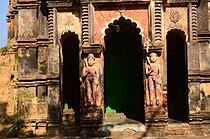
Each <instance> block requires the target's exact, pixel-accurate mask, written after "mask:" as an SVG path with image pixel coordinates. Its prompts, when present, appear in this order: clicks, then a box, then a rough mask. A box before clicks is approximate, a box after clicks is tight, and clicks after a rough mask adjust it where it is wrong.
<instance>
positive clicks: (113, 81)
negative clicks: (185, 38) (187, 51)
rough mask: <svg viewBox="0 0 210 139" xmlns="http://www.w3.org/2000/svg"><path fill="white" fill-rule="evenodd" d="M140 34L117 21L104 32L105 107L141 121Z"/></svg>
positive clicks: (129, 23) (127, 23) (127, 22)
mask: <svg viewBox="0 0 210 139" xmlns="http://www.w3.org/2000/svg"><path fill="white" fill-rule="evenodd" d="M140 32H141V30H140V29H139V28H138V27H137V24H136V23H134V22H132V21H131V20H130V19H125V18H124V17H122V16H121V17H120V18H119V19H118V20H114V22H113V23H110V24H109V26H108V28H107V29H106V30H105V36H104V40H105V52H104V59H105V66H104V67H105V68H104V69H105V71H104V80H105V81H104V87H105V89H104V90H105V106H110V107H111V108H114V109H116V111H117V112H123V113H124V114H125V115H126V116H127V117H129V118H132V119H135V120H140V121H143V118H144V93H143V92H144V91H143V45H142V36H141V35H140Z"/></svg>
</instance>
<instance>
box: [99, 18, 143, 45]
mask: <svg viewBox="0 0 210 139" xmlns="http://www.w3.org/2000/svg"><path fill="white" fill-rule="evenodd" d="M117 22H124V23H126V24H129V25H131V26H132V27H133V28H135V29H137V30H139V33H138V34H139V35H141V37H142V44H143V42H144V38H145V34H144V29H143V28H141V27H140V26H139V24H138V22H137V21H134V20H133V19H132V18H131V17H126V16H124V15H123V16H118V17H115V18H113V19H112V22H109V23H107V24H106V27H104V28H103V29H102V36H101V42H103V43H104V44H103V46H105V39H104V38H105V36H106V35H107V33H106V32H107V30H109V29H110V26H115V27H116V31H117V27H118V26H117V25H118V23H117Z"/></svg>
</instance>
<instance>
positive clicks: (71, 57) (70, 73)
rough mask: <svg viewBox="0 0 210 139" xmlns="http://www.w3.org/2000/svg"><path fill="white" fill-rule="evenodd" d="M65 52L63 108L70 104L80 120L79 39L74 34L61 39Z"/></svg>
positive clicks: (76, 118) (68, 34)
mask: <svg viewBox="0 0 210 139" xmlns="http://www.w3.org/2000/svg"><path fill="white" fill-rule="evenodd" d="M61 44H62V52H63V67H62V68H63V70H62V73H61V74H62V78H63V79H62V92H63V95H62V96H63V98H62V99H63V107H64V105H65V104H68V108H69V109H70V108H72V109H73V110H74V112H75V120H76V122H78V120H79V104H80V102H79V97H80V96H79V94H80V93H79V39H78V35H77V34H75V33H74V32H70V31H69V32H66V33H65V34H64V35H62V37H61Z"/></svg>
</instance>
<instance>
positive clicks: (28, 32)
mask: <svg viewBox="0 0 210 139" xmlns="http://www.w3.org/2000/svg"><path fill="white" fill-rule="evenodd" d="M38 31H39V30H38V18H37V9H20V10H19V11H18V40H28V39H32V38H35V37H37V35H38Z"/></svg>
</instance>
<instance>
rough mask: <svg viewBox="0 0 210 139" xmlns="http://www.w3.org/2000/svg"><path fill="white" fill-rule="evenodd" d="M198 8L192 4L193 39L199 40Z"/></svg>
mask: <svg viewBox="0 0 210 139" xmlns="http://www.w3.org/2000/svg"><path fill="white" fill-rule="evenodd" d="M197 27H198V26H197V8H196V5H192V40H193V41H197V38H198V28H197Z"/></svg>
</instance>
